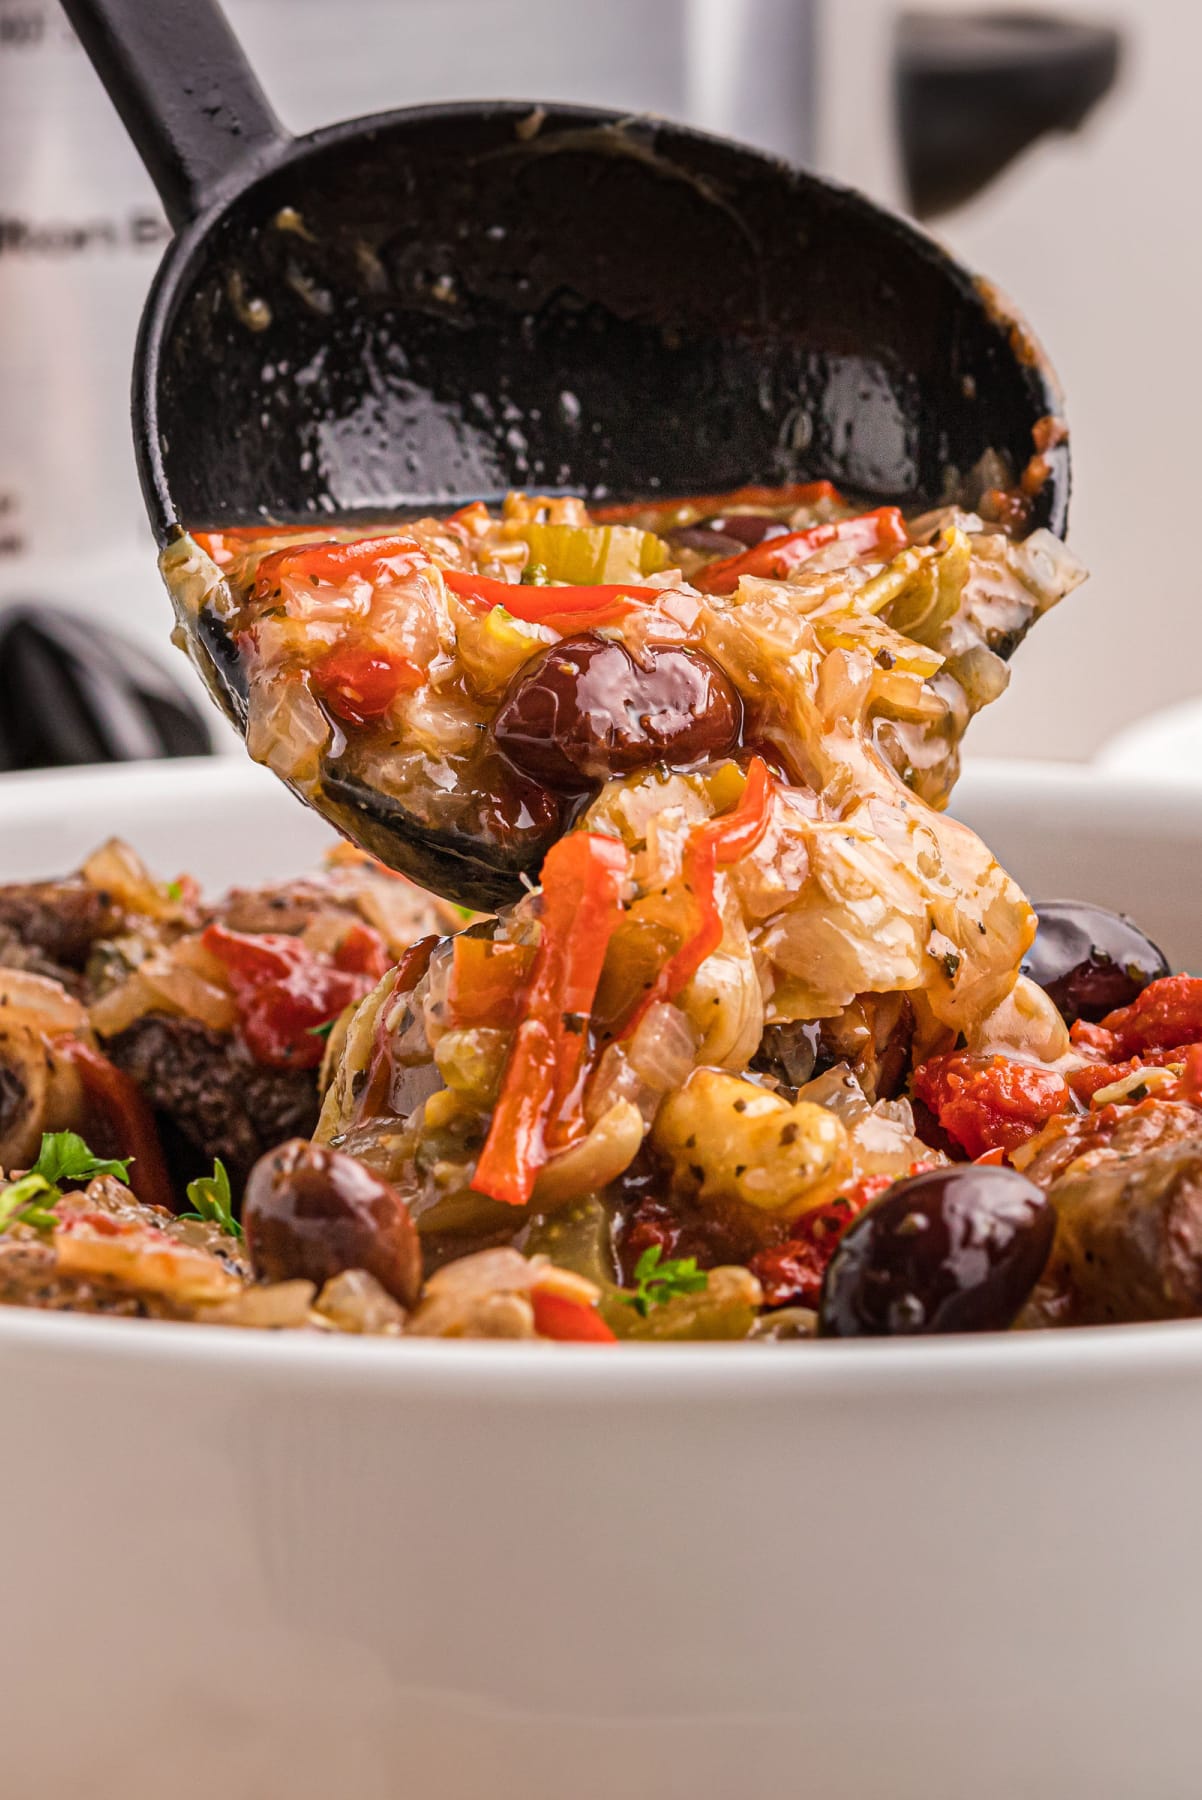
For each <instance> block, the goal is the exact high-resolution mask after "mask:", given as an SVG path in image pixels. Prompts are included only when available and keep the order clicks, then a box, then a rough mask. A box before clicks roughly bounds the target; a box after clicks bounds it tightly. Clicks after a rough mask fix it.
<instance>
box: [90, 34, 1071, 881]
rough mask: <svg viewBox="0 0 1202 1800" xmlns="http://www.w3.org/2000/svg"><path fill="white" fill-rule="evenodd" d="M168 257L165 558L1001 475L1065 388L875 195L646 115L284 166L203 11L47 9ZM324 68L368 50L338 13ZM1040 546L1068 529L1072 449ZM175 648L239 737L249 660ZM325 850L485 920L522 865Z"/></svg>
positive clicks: (517, 117) (142, 441) (475, 853)
mask: <svg viewBox="0 0 1202 1800" xmlns="http://www.w3.org/2000/svg"><path fill="white" fill-rule="evenodd" d="M65 4H66V10H67V12H68V14H69V15H70V17H71V19H72V21H73V23H74V25H75V27H76V30H77V31H78V33H79V35H80V37H81V39H82V40H83V42H84V45H85V48H86V49H87V51H88V53H89V55H90V56H91V58H92V60H93V62H94V63H95V64H96V67H97V68H98V70H99V72H100V74H101V75H102V77H103V79H104V81H105V83H106V85H107V87H108V89H109V92H110V94H111V95H112V98H113V100H114V102H115V103H116V105H117V107H118V109H119V110H120V112H121V114H122V117H123V119H124V120H125V123H126V126H127V128H128V129H129V131H130V134H131V136H132V137H133V139H134V141H135V143H136V144H137V146H138V149H139V150H140V152H141V154H142V156H143V159H144V160H145V162H146V165H147V167H148V169H149V171H150V173H151V175H152V177H153V178H154V180H155V182H156V184H157V186H158V188H159V192H160V194H161V195H162V197H163V201H164V203H165V205H166V207H167V211H168V213H169V215H170V217H171V220H172V223H173V224H174V226H175V227H176V231H177V236H176V238H175V240H174V242H173V244H172V245H171V247H170V248H169V250H168V252H167V255H166V257H165V259H164V262H163V265H162V267H161V269H160V271H159V274H158V276H157V279H156V281H155V285H154V288H153V291H152V293H151V296H150V299H149V302H148V304H147V308H146V312H145V315H144V318H143V323H142V330H141V336H140V339H139V345H138V352H137V360H136V366H135V371H134V390H133V404H134V429H135V435H136V440H137V448H138V457H139V463H140V467H141V475H142V482H143V488H144V491H145V496H146V503H147V507H148V509H149V512H150V516H151V520H152V523H153V526H154V530H155V533H156V536H157V537H158V540H159V542H160V544H166V543H167V542H169V541H170V539H171V538H172V536H173V535H175V534H176V533H178V531H179V530H180V529H181V528H188V529H191V528H199V527H209V528H212V527H218V526H222V525H231V524H245V523H253V522H258V521H262V522H264V523H268V522H273V521H277V522H286V523H291V522H296V521H298V520H299V521H305V520H309V519H314V520H321V519H323V518H326V517H333V516H334V515H346V514H351V515H353V514H355V513H359V514H362V515H364V516H368V515H370V516H373V517H376V518H378V517H379V516H380V515H381V514H387V513H389V512H390V511H392V510H394V509H403V508H412V507H415V506H418V507H423V506H430V507H432V508H440V509H444V508H449V507H452V506H455V505H458V504H461V503H462V502H463V501H465V500H469V499H475V498H480V497H483V498H489V497H492V496H496V495H499V494H501V493H503V492H504V491H505V489H506V488H509V487H525V488H534V489H539V490H544V489H551V490H555V489H562V490H568V491H571V492H575V493H580V494H583V495H585V496H586V497H591V498H598V497H601V496H618V497H630V496H644V495H653V494H654V493H655V492H656V491H659V492H663V493H688V492H695V493H699V492H711V493H712V492H719V491H721V490H722V489H724V488H731V487H735V486H737V485H739V484H740V483H742V482H744V481H749V480H756V481H767V482H773V481H780V482H784V481H790V480H796V479H811V478H818V477H829V478H830V479H831V480H833V481H835V482H836V483H838V484H841V485H843V486H844V487H847V488H849V489H851V490H853V491H855V492H857V493H859V494H863V495H866V496H880V497H888V498H890V499H897V500H899V501H900V502H901V503H903V504H915V505H923V504H928V503H934V502H937V501H939V500H941V499H944V498H946V497H947V495H948V493H949V492H951V491H954V489H955V486H956V483H957V481H958V480H959V479H960V478H962V477H964V476H966V475H967V473H968V471H969V470H971V469H972V467H973V466H974V464H976V463H977V461H978V459H979V458H980V457H981V456H982V454H983V453H984V452H985V451H986V450H994V451H996V452H997V453H999V454H1000V455H1001V456H1002V457H1003V458H1004V460H1005V462H1006V464H1007V465H1008V467H1009V468H1010V470H1011V471H1012V472H1013V474H1014V475H1015V476H1017V475H1018V474H1019V473H1020V472H1021V471H1022V469H1023V468H1024V466H1025V465H1026V464H1027V461H1028V459H1029V458H1030V456H1031V455H1032V453H1033V450H1034V447H1035V446H1034V443H1033V438H1032V433H1033V430H1034V428H1035V426H1036V424H1037V422H1038V421H1039V420H1040V419H1042V418H1044V417H1045V416H1046V415H1048V414H1053V413H1057V412H1058V411H1059V395H1058V391H1057V389H1056V384H1055V379H1054V377H1053V376H1052V374H1051V372H1050V370H1049V369H1048V367H1047V365H1046V363H1045V362H1044V361H1043V359H1042V357H1041V356H1040V354H1039V352H1038V349H1037V347H1036V346H1035V345H1034V344H1033V343H1032V340H1031V339H1030V337H1029V334H1028V333H1027V332H1026V330H1025V328H1024V327H1023V325H1022V324H1021V321H1018V320H1016V319H1015V318H1014V317H1013V315H1012V314H1011V313H1009V312H1008V311H1007V310H1006V308H1005V307H1004V306H1002V305H1001V304H1000V303H999V302H998V301H997V299H996V296H994V295H993V294H992V293H991V291H990V290H988V289H987V288H985V287H984V286H983V285H982V284H980V283H978V282H976V281H975V280H974V278H973V277H972V276H971V275H970V274H969V273H968V272H967V271H966V270H964V269H963V268H961V267H960V266H959V265H958V264H957V263H955V262H954V261H953V260H952V259H951V258H949V257H948V256H947V255H946V254H945V252H943V251H942V250H941V249H940V248H939V247H938V246H937V245H935V244H934V243H933V242H932V241H931V240H930V239H928V238H926V237H925V236H923V235H922V234H921V233H920V232H918V231H916V230H915V229H914V228H913V227H911V226H910V225H908V224H906V223H905V222H904V221H903V220H901V219H899V218H896V217H894V216H893V215H891V214H889V213H887V212H885V211H882V210H881V209H879V208H877V207H875V206H873V205H872V204H870V203H869V202H868V201H867V200H865V199H863V198H862V197H861V196H860V195H858V194H855V193H852V192H849V191H847V190H845V189H842V188H839V187H836V186H834V185H832V184H831V183H829V182H825V181H822V180H819V179H818V178H817V177H815V176H813V175H809V174H806V173H804V172H802V171H798V170H796V169H791V168H788V167H786V166H785V165H784V164H782V163H779V162H777V161H775V160H773V159H772V158H770V157H767V156H764V155H761V154H759V153H757V152H755V151H752V150H749V149H747V148H745V147H744V146H742V145H738V144H733V143H729V142H727V141H725V140H723V139H719V138H712V137H707V136H704V135H702V134H700V133H698V132H694V131H690V130H687V129H685V128H683V127H681V126H676V125H669V124H665V123H663V122H662V121H660V120H653V119H647V118H628V117H620V116H618V115H614V114H609V113H605V112H599V111H594V110H591V109H584V108H580V107H567V106H556V105H545V106H544V105H537V104H534V103H529V104H515V103H508V102H479V103H472V104H464V105H443V106H431V107H421V108H413V109H410V110H407V111H403V112H396V113H389V114H384V115H380V116H378V117H375V118H371V119H364V120H358V121H353V122H351V123H348V124H342V125H335V126H331V127H329V128H328V129H326V130H322V131H319V132H315V133H313V134H311V135H309V136H307V137H302V138H292V137H289V136H288V134H287V133H286V132H285V131H284V130H283V128H282V127H281V126H280V125H279V123H278V122H277V120H276V119H275V117H274V115H273V113H272V112H271V109H270V107H269V106H268V104H267V102H266V100H265V99H264V97H263V95H262V92H261V91H260V89H259V87H258V85H257V83H256V81H255V79H254V77H253V75H252V74H251V72H250V70H249V68H248V67H247V65H246V63H245V61H244V59H243V57H242V55H241V52H240V50H239V49H238V46H237V44H236V42H235V40H234V39H233V37H232V35H231V34H230V31H229V28H228V26H227V25H226V23H225V20H224V18H223V17H222V15H221V13H220V12H219V10H218V8H217V7H216V6H215V5H213V4H211V0H151V4H147V0H65ZM330 16H331V25H330V38H331V41H330V54H331V56H338V55H350V54H353V53H354V52H353V47H352V46H351V45H350V44H348V43H347V41H346V39H345V34H344V28H343V27H342V26H341V24H340V23H339V21H338V15H337V12H336V9H331V15H330ZM1047 460H1048V465H1049V473H1048V478H1047V480H1046V481H1045V483H1044V485H1043V487H1042V488H1041V489H1040V491H1039V493H1038V495H1037V497H1036V499H1035V505H1034V519H1033V522H1034V523H1035V524H1041V525H1048V526H1050V527H1051V528H1052V529H1053V530H1055V531H1058V532H1061V533H1062V532H1063V530H1064V527H1065V521H1066V516H1067V507H1068V490H1069V461H1068V450H1067V445H1066V444H1061V445H1060V446H1058V447H1057V448H1056V449H1055V450H1054V451H1052V452H1051V453H1050V455H1049V457H1048V459H1047ZM204 635H205V641H204V642H197V643H195V644H194V649H195V650H196V652H197V654H198V657H199V658H200V659H201V660H202V661H203V662H204V663H205V664H206V665H207V672H208V674H209V676H210V681H211V685H212V687H213V689H214V691H215V693H216V694H217V695H218V697H219V699H220V700H221V703H222V704H223V705H224V706H225V708H226V710H227V711H228V712H229V713H230V715H231V717H233V718H234V719H235V721H236V722H238V723H244V718H245V699H244V691H243V687H242V682H241V675H240V670H239V666H238V660H237V656H236V654H235V653H234V652H233V648H232V646H231V645H230V644H228V642H224V641H222V639H221V634H220V632H219V629H218V628H216V627H210V628H209V629H208V630H207V632H206V633H205V634H204ZM329 810H330V812H331V816H332V817H333V818H334V819H335V822H336V823H338V824H339V826H340V827H341V828H342V829H344V830H348V831H349V832H351V833H352V835H355V836H358V837H361V838H362V839H363V840H364V841H365V842H368V843H369V847H371V848H372V849H373V850H374V851H375V852H376V853H377V854H386V855H387V856H388V857H389V860H391V861H393V862H394V863H395V864H396V865H397V866H398V867H400V868H403V869H405V870H406V871H407V872H408V873H410V874H413V875H415V876H416V877H417V878H418V879H419V880H421V881H423V882H425V883H426V884H427V885H429V886H431V887H434V888H437V889H440V890H441V891H442V892H444V893H448V894H451V895H453V896H454V897H455V898H457V899H461V900H465V901H468V902H469V903H473V902H474V903H476V904H496V903H497V902H498V901H499V900H501V899H504V898H507V897H510V896H512V895H513V893H515V892H516V891H517V887H518V870H517V869H516V868H514V867H512V866H506V865H505V864H504V863H503V862H501V863H499V862H497V860H496V859H495V857H493V858H490V857H489V855H488V854H487V853H486V852H483V851H481V849H480V848H479V847H478V846H476V845H474V844H472V843H465V842H462V841H454V840H452V839H450V838H448V837H445V836H444V835H443V834H441V833H439V832H433V831H430V830H429V829H428V828H426V827H422V826H420V825H418V823H417V822H416V821H415V820H413V819H412V818H411V817H410V816H409V815H408V814H406V813H405V812H403V811H402V810H401V809H399V808H398V807H396V805H395V804H394V803H391V802H388V801H387V800H386V799H384V797H382V796H379V795H376V794H375V793H373V792H372V791H370V790H366V789H355V788H349V789H348V787H347V784H346V783H343V784H342V788H341V790H340V792H339V793H338V794H337V796H335V795H334V794H333V793H331V795H330V797H329Z"/></svg>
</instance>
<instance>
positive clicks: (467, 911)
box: [451, 900, 476, 919]
mask: <svg viewBox="0 0 1202 1800" xmlns="http://www.w3.org/2000/svg"><path fill="white" fill-rule="evenodd" d="M451 905H452V906H453V907H454V909H455V911H456V912H457V913H458V914H459V917H460V918H461V919H474V918H475V916H476V915H475V913H474V912H473V911H472V909H471V907H470V906H460V904H459V902H458V901H457V900H452V902H451Z"/></svg>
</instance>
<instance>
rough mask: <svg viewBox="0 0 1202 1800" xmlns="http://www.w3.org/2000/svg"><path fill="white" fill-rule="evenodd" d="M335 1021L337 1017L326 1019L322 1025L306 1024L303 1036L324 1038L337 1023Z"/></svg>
mask: <svg viewBox="0 0 1202 1800" xmlns="http://www.w3.org/2000/svg"><path fill="white" fill-rule="evenodd" d="M337 1023H338V1020H337V1018H333V1019H327V1020H326V1022H325V1024H324V1025H306V1027H305V1036H306V1037H319V1038H321V1039H323V1040H324V1039H326V1038H328V1037H329V1035H330V1033H331V1031H333V1029H334V1027H335V1025H337Z"/></svg>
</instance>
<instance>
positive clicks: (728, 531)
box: [668, 513, 792, 556]
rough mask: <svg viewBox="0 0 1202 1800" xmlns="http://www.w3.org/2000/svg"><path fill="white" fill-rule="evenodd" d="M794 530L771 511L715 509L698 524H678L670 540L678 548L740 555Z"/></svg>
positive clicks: (718, 554) (670, 534)
mask: <svg viewBox="0 0 1202 1800" xmlns="http://www.w3.org/2000/svg"><path fill="white" fill-rule="evenodd" d="M790 530H792V527H791V526H790V525H787V524H786V523H785V522H784V520H783V519H775V518H773V517H772V515H771V514H770V513H721V514H718V513H715V514H714V515H713V516H712V517H711V518H708V519H699V520H698V521H697V523H696V524H695V525H680V526H678V527H677V528H676V530H675V531H671V532H669V533H668V542H669V543H670V544H671V546H672V548H673V549H674V550H696V551H698V552H700V554H701V555H703V556H738V555H740V554H741V553H742V552H743V551H744V550H750V549H752V548H753V547H754V546H755V545H756V544H762V543H763V542H764V540H765V538H773V537H783V536H784V534H785V533H786V532H788V531H790Z"/></svg>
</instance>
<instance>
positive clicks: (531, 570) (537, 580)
mask: <svg viewBox="0 0 1202 1800" xmlns="http://www.w3.org/2000/svg"><path fill="white" fill-rule="evenodd" d="M550 583H551V577H550V576H549V575H548V574H547V571H546V569H545V567H544V566H543V564H542V563H540V562H528V563H527V564H526V567H525V568H524V569H523V570H522V586H523V587H549V586H550Z"/></svg>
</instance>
